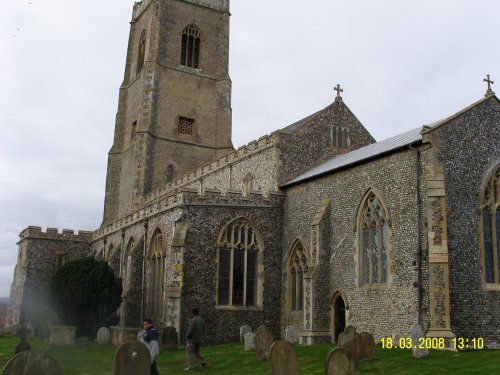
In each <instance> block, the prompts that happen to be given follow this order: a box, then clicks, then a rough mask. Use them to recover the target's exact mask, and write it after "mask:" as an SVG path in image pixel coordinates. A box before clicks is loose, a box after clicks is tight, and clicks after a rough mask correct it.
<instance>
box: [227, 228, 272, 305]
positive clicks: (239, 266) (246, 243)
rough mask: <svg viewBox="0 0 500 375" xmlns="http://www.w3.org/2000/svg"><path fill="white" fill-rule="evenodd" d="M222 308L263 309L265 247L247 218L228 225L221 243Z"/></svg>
mask: <svg viewBox="0 0 500 375" xmlns="http://www.w3.org/2000/svg"><path fill="white" fill-rule="evenodd" d="M217 260H218V277H217V305H218V307H219V308H225V307H227V308H234V307H236V308H238V307H239V308H260V307H262V289H263V280H262V276H260V277H259V275H262V274H263V248H262V241H261V240H260V236H259V235H258V233H257V232H256V230H255V226H254V225H252V224H251V223H250V222H249V221H248V220H246V219H245V218H239V219H237V220H235V221H233V222H231V223H230V224H228V225H227V226H226V228H225V229H224V230H223V232H222V234H221V236H220V238H219V241H218V244H217Z"/></svg>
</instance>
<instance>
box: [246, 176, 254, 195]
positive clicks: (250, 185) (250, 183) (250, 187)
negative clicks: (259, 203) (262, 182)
mask: <svg viewBox="0 0 500 375" xmlns="http://www.w3.org/2000/svg"><path fill="white" fill-rule="evenodd" d="M243 183H244V185H245V186H244V193H245V195H248V194H249V193H250V192H252V191H255V176H254V175H253V174H252V173H248V174H247V175H246V176H245V179H244V180H243Z"/></svg>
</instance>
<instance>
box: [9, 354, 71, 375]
mask: <svg viewBox="0 0 500 375" xmlns="http://www.w3.org/2000/svg"><path fill="white" fill-rule="evenodd" d="M2 375H62V371H61V366H59V363H58V362H57V361H56V360H55V359H54V358H52V357H51V356H50V355H49V354H47V353H44V352H32V351H25V352H21V353H19V354H16V355H15V356H14V357H12V358H11V359H10V360H9V361H8V362H7V364H6V365H5V367H4V368H3V371H2Z"/></svg>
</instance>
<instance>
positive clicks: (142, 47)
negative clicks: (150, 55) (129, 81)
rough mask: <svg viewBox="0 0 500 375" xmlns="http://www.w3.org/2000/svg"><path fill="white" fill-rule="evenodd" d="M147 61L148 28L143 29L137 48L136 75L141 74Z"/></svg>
mask: <svg viewBox="0 0 500 375" xmlns="http://www.w3.org/2000/svg"><path fill="white" fill-rule="evenodd" d="M145 62H146V30H143V31H142V34H141V38H140V39H139V48H138V49H137V67H136V75H139V74H140V73H141V71H142V68H143V67H144V63H145Z"/></svg>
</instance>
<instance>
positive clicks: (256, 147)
mask: <svg viewBox="0 0 500 375" xmlns="http://www.w3.org/2000/svg"><path fill="white" fill-rule="evenodd" d="M279 140H280V134H279V133H273V134H271V135H264V136H262V137H260V138H259V139H258V140H254V141H252V142H250V143H249V144H247V145H244V146H241V147H239V148H238V149H237V150H235V151H233V152H231V153H229V154H227V155H225V156H223V157H221V158H220V159H217V160H215V161H213V162H211V163H209V164H207V165H205V166H203V167H200V168H198V169H197V170H195V171H194V172H191V173H189V174H187V175H184V176H183V177H182V178H180V179H179V180H176V181H173V182H171V183H169V184H167V185H165V186H163V187H161V188H160V189H157V190H155V191H153V192H151V193H149V194H148V195H146V196H145V197H144V204H145V205H147V204H150V203H152V202H154V201H156V200H157V199H158V198H161V197H163V196H165V195H170V194H172V193H175V192H177V191H179V189H180V188H183V187H184V186H186V185H188V184H192V183H193V182H196V181H199V180H200V179H202V178H203V177H205V176H208V175H210V174H211V173H214V172H217V171H220V170H221V169H223V168H226V167H228V166H230V165H233V164H236V163H238V162H240V161H241V160H243V159H245V158H248V157H251V156H252V155H256V154H258V153H260V152H262V151H264V150H267V149H268V148H270V147H276V146H277V144H278V143H279Z"/></svg>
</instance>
